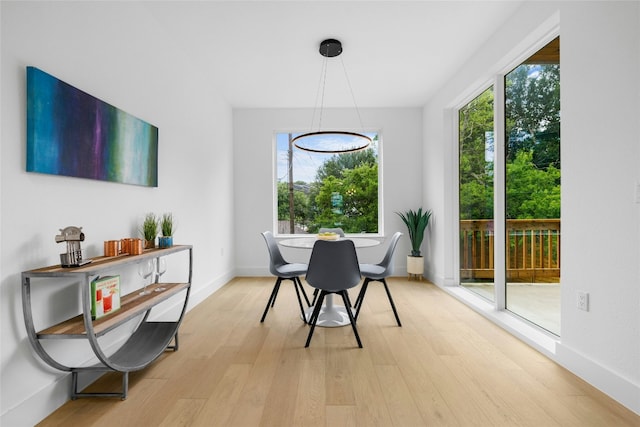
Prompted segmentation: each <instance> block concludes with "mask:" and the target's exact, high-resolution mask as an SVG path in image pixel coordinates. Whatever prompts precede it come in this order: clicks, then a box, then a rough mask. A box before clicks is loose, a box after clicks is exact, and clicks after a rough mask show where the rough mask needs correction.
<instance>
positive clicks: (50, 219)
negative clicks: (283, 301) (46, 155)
mask: <svg viewBox="0 0 640 427" xmlns="http://www.w3.org/2000/svg"><path fill="white" fill-rule="evenodd" d="M1 13H2V15H1V19H2V21H1V24H2V25H1V31H2V33H1V43H2V58H1V60H2V63H1V67H2V68H1V90H2V100H1V120H0V121H1V123H2V129H1V133H0V135H1V142H0V150H1V151H0V153H1V163H0V167H1V170H0V172H1V175H0V176H1V186H2V187H1V189H2V191H1V197H0V202H1V206H2V211H1V233H0V236H1V239H0V241H1V246H0V249H1V263H0V275H1V278H0V286H1V289H0V291H1V297H0V319H1V331H0V332H1V336H2V349H1V358H0V369H1V372H2V379H1V381H2V393H1V400H0V407H1V414H2V419H1V421H0V424H2V425H7V426H20V425H33V424H34V423H36V422H37V421H39V420H40V419H41V418H43V417H45V416H46V415H48V414H49V413H50V412H51V411H53V410H54V409H55V408H56V407H57V406H58V405H60V404H61V403H63V402H64V401H66V400H67V399H68V396H69V378H68V377H69V376H68V375H65V374H63V373H60V372H58V371H55V370H52V369H50V368H48V367H46V366H45V365H44V364H43V363H41V362H39V360H38V358H37V356H35V355H34V354H33V352H32V350H31V347H30V345H29V343H28V340H27V338H26V334H25V329H24V321H23V316H22V308H21V296H20V272H21V271H23V270H28V269H32V268H36V267H39V266H44V265H51V264H57V263H59V257H58V254H59V253H61V252H64V250H65V248H64V247H63V245H62V244H56V243H55V241H54V236H55V235H56V234H57V233H58V229H60V228H62V227H66V226H68V225H78V226H82V227H84V231H85V234H86V241H85V242H84V243H83V247H84V248H85V250H86V252H87V255H88V256H97V255H101V254H102V242H103V240H107V239H118V238H121V237H127V236H137V235H138V232H137V230H138V228H139V226H140V224H141V220H142V217H143V216H144V214H145V213H146V212H149V211H153V212H156V213H162V212H167V211H171V212H173V214H174V216H175V217H176V219H177V230H176V233H175V237H174V241H175V242H176V243H178V244H181V243H183V244H193V245H194V275H193V280H194V286H193V291H192V300H191V301H192V303H196V302H197V301H200V300H202V299H203V298H205V297H206V296H207V295H209V294H210V293H212V292H213V291H214V290H215V289H217V288H218V287H219V286H221V285H222V284H224V283H225V282H226V281H227V280H228V279H229V278H230V277H232V276H233V265H234V262H233V252H234V246H233V245H234V243H233V242H234V239H233V238H232V233H233V221H234V218H233V215H232V209H231V208H230V207H231V206H233V179H232V169H233V161H232V155H233V152H232V112H231V108H230V107H229V106H228V105H227V104H226V103H225V101H224V100H222V99H220V97H219V96H218V95H216V93H215V92H214V91H213V90H211V89H210V88H209V82H210V77H208V76H204V75H202V74H201V73H200V71H199V68H198V67H196V66H194V65H192V64H191V63H190V61H189V58H186V57H184V56H183V55H182V54H181V49H180V46H175V45H174V44H173V41H172V38H171V37H170V35H168V34H166V33H164V32H163V27H162V26H161V25H157V23H156V21H155V20H154V19H153V17H152V16H151V15H149V13H148V11H146V10H145V9H144V6H143V3H122V2H114V3H106V2H105V3H98V2H88V3H81V2H73V3H59V2H41V3H33V2H21V3H8V2H2V3H1ZM27 65H33V66H37V67H38V68H41V69H43V70H44V71H47V72H49V73H50V74H53V75H54V76H56V77H58V78H60V79H61V80H64V81H66V82H67V83H69V84H71V85H73V86H75V87H77V88H80V89H82V90H84V91H86V92H88V93H90V94H92V95H94V96H96V97H98V98H100V99H102V100H104V101H106V102H109V103H111V104H112V105H115V106H116V107H118V108H120V109H122V110H124V111H127V112H128V113H130V114H133V115H135V116H137V117H140V118H142V119H143V120H146V121H148V122H150V123H152V124H154V125H156V126H158V128H159V135H160V140H159V187H158V188H147V187H138V186H130V185H122V184H116V183H108V182H101V181H92V180H84V179H77V178H67V177H58V176H53V175H41V174H35V173H27V172H25V146H26V134H25V128H26V117H25V114H26V113H25V112H26V101H25V94H26V86H25V67H26V66H27ZM220 206H226V207H228V208H223V209H221V208H220ZM221 224H222V225H225V226H224V227H219V225H221ZM229 225H230V226H229ZM202 230H211V231H212V232H211V233H210V234H209V233H206V232H205V233H203V232H202ZM213 231H215V235H214V233H213ZM169 268H170V269H173V268H176V269H177V268H178V266H173V265H170V266H169ZM168 274H169V273H168ZM131 276H132V277H131ZM129 278H131V279H133V280H139V278H137V277H136V275H135V273H131V272H129ZM58 283H59V282H58ZM41 296H43V297H45V300H44V301H41V302H38V303H37V304H36V305H35V307H34V309H35V312H36V313H39V314H42V316H43V317H46V318H53V317H59V316H60V315H61V313H62V314H64V313H65V312H68V311H73V310H76V309H77V306H78V305H77V304H78V300H77V294H76V293H75V292H71V291H69V288H68V287H67V286H60V285H55V286H53V287H51V288H49V289H47V291H46V292H43V293H42V294H41ZM50 344H53V346H52V347H53V351H55V352H56V353H59V354H60V355H61V356H63V357H67V358H72V359H74V360H79V361H85V360H87V359H88V358H89V355H90V354H91V353H90V352H89V351H88V349H87V348H86V346H85V347H83V346H81V345H79V344H78V343H73V344H68V343H65V344H62V343H60V342H55V343H50Z"/></svg>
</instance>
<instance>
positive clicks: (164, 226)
mask: <svg viewBox="0 0 640 427" xmlns="http://www.w3.org/2000/svg"><path fill="white" fill-rule="evenodd" d="M160 229H161V230H162V235H163V236H165V237H169V236H173V214H172V213H170V212H169V213H164V214H162V220H160Z"/></svg>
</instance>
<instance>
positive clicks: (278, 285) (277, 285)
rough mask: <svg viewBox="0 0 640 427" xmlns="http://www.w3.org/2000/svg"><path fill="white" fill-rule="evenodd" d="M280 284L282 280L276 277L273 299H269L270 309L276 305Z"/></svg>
mask: <svg viewBox="0 0 640 427" xmlns="http://www.w3.org/2000/svg"><path fill="white" fill-rule="evenodd" d="M281 284H282V278H281V277H278V280H277V281H276V288H275V289H274V292H275V293H274V294H273V298H272V299H271V308H273V306H274V305H275V304H276V298H278V292H280V285H281Z"/></svg>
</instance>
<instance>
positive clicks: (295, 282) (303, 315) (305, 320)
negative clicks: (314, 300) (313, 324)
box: [291, 277, 307, 323]
mask: <svg viewBox="0 0 640 427" xmlns="http://www.w3.org/2000/svg"><path fill="white" fill-rule="evenodd" d="M296 279H297V277H294V278H292V279H291V281H292V282H293V287H294V288H295V290H296V296H297V297H298V304H299V305H300V313H301V314H302V320H303V321H304V323H307V316H306V315H305V313H304V307H303V306H302V298H300V290H299V289H298V282H297V280H296ZM302 292H304V289H303V290H302Z"/></svg>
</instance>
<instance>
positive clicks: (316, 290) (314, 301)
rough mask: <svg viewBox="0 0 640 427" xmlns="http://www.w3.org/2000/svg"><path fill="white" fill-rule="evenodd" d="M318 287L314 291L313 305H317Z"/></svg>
mask: <svg viewBox="0 0 640 427" xmlns="http://www.w3.org/2000/svg"><path fill="white" fill-rule="evenodd" d="M318 292H319V291H318V289H317V288H316V289H315V290H314V291H313V300H312V301H311V305H313V306H315V305H316V300H317V299H318Z"/></svg>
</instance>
